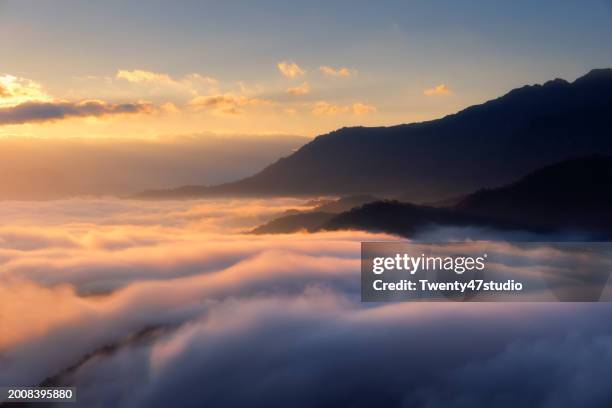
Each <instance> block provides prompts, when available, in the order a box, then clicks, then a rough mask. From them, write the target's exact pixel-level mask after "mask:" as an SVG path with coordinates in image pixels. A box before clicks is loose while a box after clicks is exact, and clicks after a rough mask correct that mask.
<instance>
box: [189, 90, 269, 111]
mask: <svg viewBox="0 0 612 408" xmlns="http://www.w3.org/2000/svg"><path fill="white" fill-rule="evenodd" d="M270 104H272V101H270V100H267V99H260V98H249V97H247V96H244V95H234V94H232V93H226V94H223V95H210V96H196V97H195V98H193V99H192V100H190V101H189V103H188V105H189V106H190V107H191V108H193V109H195V110H204V111H211V112H213V113H220V114H230V115H236V114H240V113H243V112H244V108H246V107H253V106H267V105H270Z"/></svg>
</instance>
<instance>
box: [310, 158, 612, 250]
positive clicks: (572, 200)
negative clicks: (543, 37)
mask: <svg viewBox="0 0 612 408" xmlns="http://www.w3.org/2000/svg"><path fill="white" fill-rule="evenodd" d="M611 187H612V156H589V157H583V158H579V159H573V160H567V161H563V162H560V163H556V164H553V165H550V166H547V167H544V168H542V169H539V170H536V171H534V172H532V173H530V174H528V175H527V176H525V177H523V178H521V179H520V180H518V181H517V182H515V183H512V184H509V185H506V186H503V187H498V188H494V189H483V190H479V191H477V192H475V193H473V194H470V195H468V196H466V197H465V198H464V199H463V200H461V201H460V202H459V203H458V204H456V205H455V206H453V207H447V208H433V207H427V206H418V205H414V204H408V203H401V202H397V201H394V202H389V201H380V202H375V203H370V204H366V205H364V206H362V207H359V208H354V209H352V210H350V211H347V212H344V213H342V214H339V215H337V216H335V217H333V218H330V219H329V220H328V221H327V222H326V223H325V224H323V225H322V226H321V229H329V230H337V229H360V230H367V231H382V232H388V233H393V234H398V235H402V236H407V237H410V236H412V235H413V234H415V233H417V232H419V231H422V230H423V229H425V228H427V227H429V226H433V225H437V226H458V227H467V226H475V227H489V228H492V229H511V230H523V231H531V232H557V233H558V232H570V233H571V232H580V233H586V234H587V235H588V236H590V237H592V238H593V239H600V240H608V239H610V238H611V237H612V211H611V210H612V188H611Z"/></svg>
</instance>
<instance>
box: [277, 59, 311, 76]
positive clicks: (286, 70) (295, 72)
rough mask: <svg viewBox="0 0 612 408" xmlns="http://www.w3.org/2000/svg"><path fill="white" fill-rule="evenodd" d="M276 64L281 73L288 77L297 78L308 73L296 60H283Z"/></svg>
mask: <svg viewBox="0 0 612 408" xmlns="http://www.w3.org/2000/svg"><path fill="white" fill-rule="evenodd" d="M276 66H277V68H278V70H279V71H280V72H281V74H283V75H284V76H286V77H287V78H295V77H298V76H302V75H304V74H305V73H306V71H305V70H304V69H302V68H300V66H299V65H298V64H296V63H295V62H290V61H282V62H279V63H278V64H277V65H276Z"/></svg>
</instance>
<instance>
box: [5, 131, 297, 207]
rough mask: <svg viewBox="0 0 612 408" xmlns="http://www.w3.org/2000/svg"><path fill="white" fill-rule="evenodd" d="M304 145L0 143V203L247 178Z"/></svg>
mask: <svg viewBox="0 0 612 408" xmlns="http://www.w3.org/2000/svg"><path fill="white" fill-rule="evenodd" d="M305 142H307V139H305V138H302V137H297V136H216V135H200V136H185V137H172V138H166V139H163V140H161V141H147V140H116V139H114V140H112V141H111V140H97V139H86V138H78V139H77V138H75V139H59V140H58V139H40V138H32V139H23V138H2V139H0V200H1V199H23V200H27V199H55V198H61V197H67V196H76V195H87V194H92V195H125V194H133V193H137V192H140V191H142V190H145V189H156V188H167V187H177V186H181V185H193V184H198V185H200V184H216V183H221V182H226V181H232V180H236V179H238V178H241V177H244V176H248V175H251V174H253V173H255V172H257V171H259V170H261V169H262V168H263V167H265V166H266V165H268V164H270V163H272V162H274V161H276V160H277V159H278V158H280V157H282V156H287V155H289V154H290V153H291V152H292V150H293V149H295V148H297V147H299V146H301V145H303V144H304V143H305Z"/></svg>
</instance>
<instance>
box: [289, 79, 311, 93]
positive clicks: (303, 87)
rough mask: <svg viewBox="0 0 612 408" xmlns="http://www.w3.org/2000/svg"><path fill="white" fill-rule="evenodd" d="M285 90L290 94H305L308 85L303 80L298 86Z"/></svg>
mask: <svg viewBox="0 0 612 408" xmlns="http://www.w3.org/2000/svg"><path fill="white" fill-rule="evenodd" d="M287 92H288V93H290V94H291V95H306V94H307V93H309V92H310V85H308V82H304V83H303V84H302V85H300V86H296V87H293V88H289V89H287Z"/></svg>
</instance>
